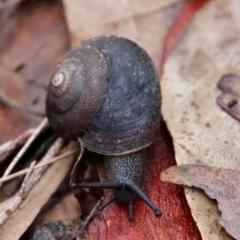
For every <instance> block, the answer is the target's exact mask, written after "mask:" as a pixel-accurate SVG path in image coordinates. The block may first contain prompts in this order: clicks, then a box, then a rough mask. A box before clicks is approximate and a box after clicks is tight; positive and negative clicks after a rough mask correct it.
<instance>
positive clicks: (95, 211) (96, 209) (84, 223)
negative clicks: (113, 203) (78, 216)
mask: <svg viewBox="0 0 240 240" xmlns="http://www.w3.org/2000/svg"><path fill="white" fill-rule="evenodd" d="M102 201H103V199H102V198H101V199H100V200H99V201H98V202H97V203H96V205H95V206H94V207H93V209H92V211H91V212H90V213H89V215H88V216H87V218H86V220H85V221H84V222H82V223H81V227H82V228H83V229H85V228H86V227H87V226H88V224H89V222H90V221H91V220H92V219H93V218H94V216H95V215H97V212H98V209H99V206H100V205H101V203H102Z"/></svg>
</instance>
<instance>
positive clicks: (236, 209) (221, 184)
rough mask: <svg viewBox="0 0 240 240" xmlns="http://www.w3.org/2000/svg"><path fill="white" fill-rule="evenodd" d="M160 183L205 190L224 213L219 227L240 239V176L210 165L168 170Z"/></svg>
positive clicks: (184, 166)
mask: <svg viewBox="0 0 240 240" xmlns="http://www.w3.org/2000/svg"><path fill="white" fill-rule="evenodd" d="M161 180H162V181H166V182H172V183H177V184H183V185H187V186H195V187H199V188H201V189H203V190H204V191H205V192H206V193H207V195H208V196H209V197H210V198H212V199H217V201H218V207H219V209H220V210H221V212H222V217H221V218H220V219H219V222H220V224H221V225H222V226H223V227H224V228H225V229H226V230H227V232H228V233H229V234H231V235H232V236H233V237H235V238H236V239H240V222H239V219H240V188H239V183H240V172H239V171H234V170H229V169H221V168H215V167H210V166H207V165H193V164H188V165H180V166H174V167H171V168H169V169H167V170H165V171H164V172H163V173H162V174H161Z"/></svg>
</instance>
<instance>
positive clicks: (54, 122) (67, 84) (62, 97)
mask: <svg viewBox="0 0 240 240" xmlns="http://www.w3.org/2000/svg"><path fill="white" fill-rule="evenodd" d="M107 79H108V73H107V64H106V61H105V59H104V57H103V55H102V54H101V53H100V52H99V51H97V50H96V49H91V48H83V47H79V48H73V49H72V50H70V51H69V52H68V53H67V54H66V55H65V57H64V58H63V60H62V61H61V63H60V64H59V65H58V66H57V68H56V70H55V72H54V74H53V77H52V79H51V81H50V84H49V86H48V94H47V102H46V112H47V116H48V119H49V122H50V125H51V127H52V128H53V130H54V131H55V132H56V133H57V134H59V135H60V136H62V137H66V138H73V139H74V138H78V137H80V136H82V134H83V133H84V132H85V131H86V129H87V128H88V126H89V125H90V124H91V123H92V121H93V119H94V118H95V117H96V116H97V114H98V113H99V111H100V110H101V109H102V107H103V104H104V101H105V97H106V94H107V81H108V80H107Z"/></svg>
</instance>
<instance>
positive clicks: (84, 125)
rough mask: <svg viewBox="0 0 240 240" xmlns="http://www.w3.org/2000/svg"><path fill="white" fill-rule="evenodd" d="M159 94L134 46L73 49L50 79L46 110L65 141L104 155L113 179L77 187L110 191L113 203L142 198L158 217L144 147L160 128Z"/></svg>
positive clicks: (113, 41) (108, 41)
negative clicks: (149, 191) (77, 141)
mask: <svg viewBox="0 0 240 240" xmlns="http://www.w3.org/2000/svg"><path fill="white" fill-rule="evenodd" d="M160 107H161V93H160V86H159V81H158V75H157V72H156V69H155V67H154V64H153V62H152V60H151V59H150V57H149V56H148V54H147V53H146V52H145V51H144V50H143V49H142V48H141V47H139V46H138V45H137V44H135V43H134V42H132V41H130V40H128V39H125V38H122V37H117V36H103V37H98V38H94V39H90V40H87V41H85V42H83V43H82V44H81V45H80V46H79V47H76V48H73V49H71V50H70V51H69V52H68V53H67V54H66V55H65V57H64V58H63V60H62V61H61V63H60V64H59V65H58V66H57V68H56V70H55V72H54V74H53V77H52V79H51V81H50V84H49V87H48V94H47V102H46V111H47V116H48V119H49V122H50V125H51V127H52V128H53V130H54V131H55V132H56V133H57V134H58V135H60V136H61V137H65V138H69V139H77V138H78V139H80V141H81V143H82V144H83V146H84V147H85V148H87V149H89V150H91V151H93V152H96V153H99V154H103V155H105V163H106V167H107V173H108V177H109V181H107V182H99V183H81V184H75V185H74V186H73V187H101V188H112V189H113V194H112V197H111V198H110V199H109V200H108V201H107V202H106V203H105V204H103V206H102V207H101V208H100V209H103V208H104V207H105V206H107V205H108V204H109V203H111V202H112V201H114V200H115V201H118V202H122V203H126V204H128V206H129V218H132V216H133V201H134V199H135V197H136V196H138V197H140V198H141V199H142V200H143V201H144V202H145V203H147V204H148V205H149V206H150V207H151V208H152V209H153V211H154V212H155V215H156V216H160V215H161V212H160V211H159V210H158V209H157V208H156V207H155V205H154V204H153V203H152V202H151V200H150V199H149V198H148V197H147V196H146V194H145V193H144V192H143V191H142V188H143V186H144V173H145V170H144V169H145V167H144V165H145V161H146V148H147V147H148V146H149V145H151V144H152V142H153V141H154V138H155V135H156V131H157V129H158V126H159V119H160Z"/></svg>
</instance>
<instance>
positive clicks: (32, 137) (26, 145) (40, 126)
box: [0, 118, 48, 186]
mask: <svg viewBox="0 0 240 240" xmlns="http://www.w3.org/2000/svg"><path fill="white" fill-rule="evenodd" d="M47 123H48V120H47V118H44V119H43V121H42V122H41V123H40V125H39V126H38V127H37V128H36V130H35V131H34V132H33V134H32V136H31V137H30V138H29V139H28V140H27V142H26V143H25V144H24V146H23V147H22V149H21V150H20V151H19V152H18V154H17V155H16V157H15V158H14V159H13V161H12V162H11V164H10V165H9V166H8V168H7V169H6V171H5V172H4V174H3V176H2V177H6V176H8V175H9V173H10V172H11V171H12V170H13V168H14V167H15V165H16V164H17V163H18V161H19V159H20V158H21V157H22V155H23V154H24V153H25V152H26V150H27V149H28V148H29V146H30V145H31V144H32V142H33V141H34V140H35V138H36V137H37V136H38V134H39V133H40V132H41V131H42V129H43V128H44V127H45V126H46V125H47ZM1 185H2V184H1V182H0V186H1Z"/></svg>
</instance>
